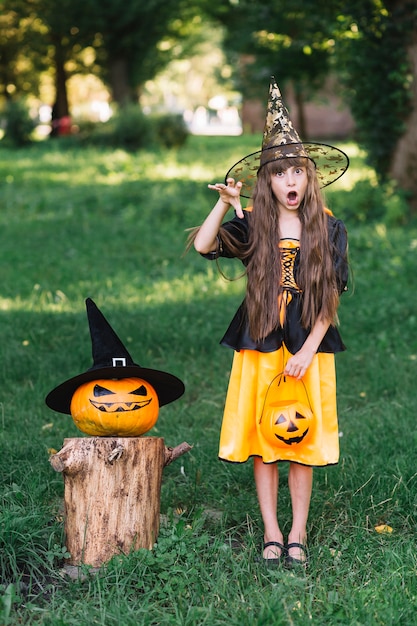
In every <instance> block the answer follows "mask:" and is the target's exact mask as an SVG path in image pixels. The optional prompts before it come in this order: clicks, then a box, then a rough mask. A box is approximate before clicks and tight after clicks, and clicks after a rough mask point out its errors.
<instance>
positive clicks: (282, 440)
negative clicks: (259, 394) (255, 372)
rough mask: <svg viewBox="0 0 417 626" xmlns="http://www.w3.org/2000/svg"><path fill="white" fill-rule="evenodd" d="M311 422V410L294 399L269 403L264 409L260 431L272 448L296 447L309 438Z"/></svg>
mask: <svg viewBox="0 0 417 626" xmlns="http://www.w3.org/2000/svg"><path fill="white" fill-rule="evenodd" d="M313 420H314V418H313V413H312V411H311V409H310V408H309V407H307V406H306V405H305V404H302V403H301V402H297V400H296V399H294V400H292V401H288V400H285V401H283V402H271V403H269V404H267V406H266V407H265V411H264V415H263V417H262V422H261V431H262V434H263V435H264V437H265V439H267V440H268V441H269V443H270V444H271V445H273V446H274V447H275V446H278V447H280V446H281V447H284V448H285V446H291V445H295V446H296V445H297V444H302V443H303V442H304V441H306V440H307V439H308V438H309V436H310V434H311V428H312V426H313V423H314V421H313Z"/></svg>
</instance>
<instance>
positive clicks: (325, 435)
mask: <svg viewBox="0 0 417 626" xmlns="http://www.w3.org/2000/svg"><path fill="white" fill-rule="evenodd" d="M290 356H291V354H290V353H289V352H288V350H287V349H286V348H285V346H283V347H282V348H280V349H279V350H277V351H275V352H266V353H265V352H257V351H256V350H241V351H240V352H235V354H234V357H233V365H232V371H231V374H230V381H229V387H228V391H227V397H226V404H225V409H224V415H223V423H222V429H221V434H220V449H219V457H220V458H221V459H223V460H225V461H233V462H236V463H242V462H245V461H247V460H248V458H249V457H251V456H259V457H261V458H262V460H263V461H264V463H273V462H275V461H294V462H296V463H301V464H303V465H314V466H319V465H330V464H334V463H337V462H338V460H339V433H338V424H337V406H336V372H335V362H334V354H328V353H318V354H316V355H315V356H314V358H313V361H312V363H311V365H310V367H309V368H308V370H307V372H306V374H305V376H304V378H303V383H304V388H305V391H306V393H307V397H308V404H309V407H310V408H311V412H312V414H313V417H312V420H311V423H310V428H309V429H308V435H307V436H305V437H304V436H303V434H302V432H303V431H302V430H300V433H301V436H300V437H298V438H297V437H292V438H291V440H289V441H290V442H287V441H282V440H281V441H279V440H277V444H276V445H275V444H274V441H273V440H272V441H271V437H270V436H269V437H266V436H265V427H262V419H263V416H264V412H265V404H266V403H265V400H266V396H267V392H268V389H269V388H270V386H271V383H272V381H274V380H276V377H277V374H280V373H281V372H282V371H283V370H284V366H285V363H286V362H287V360H288V359H289V357H290ZM287 378H288V377H287ZM278 389H279V388H278ZM278 393H279V392H278ZM267 402H268V398H267ZM275 404H276V405H277V404H279V402H278V403H275ZM278 413H279V412H278ZM277 415H278V414H277ZM281 417H282V416H281ZM282 421H284V420H283V419H282ZM277 423H278V418H277ZM292 430H293V431H294V434H296V433H295V431H296V426H294V424H293V426H292ZM272 439H274V438H273V437H272ZM280 439H281V438H280ZM297 439H299V441H298V440H297Z"/></svg>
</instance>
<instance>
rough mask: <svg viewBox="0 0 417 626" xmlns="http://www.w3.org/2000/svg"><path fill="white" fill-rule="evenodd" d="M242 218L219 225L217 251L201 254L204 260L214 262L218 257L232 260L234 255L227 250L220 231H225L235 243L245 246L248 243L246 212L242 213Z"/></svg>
mask: <svg viewBox="0 0 417 626" xmlns="http://www.w3.org/2000/svg"><path fill="white" fill-rule="evenodd" d="M243 215H244V217H243V218H240V217H237V216H236V215H235V217H234V218H233V219H232V220H230V221H228V222H225V223H224V224H222V225H221V227H220V230H219V233H218V235H217V249H216V250H213V252H208V253H207V254H201V253H200V254H201V256H203V257H204V258H205V259H209V261H214V260H215V259H218V258H219V257H226V258H229V259H231V258H233V257H234V256H235V255H234V253H233V252H232V251H231V250H229V249H228V247H227V245H226V243H225V242H224V240H223V239H222V231H224V230H226V231H227V232H228V233H230V234H231V235H233V237H234V239H236V241H238V242H240V243H242V244H246V243H247V242H248V218H247V211H243Z"/></svg>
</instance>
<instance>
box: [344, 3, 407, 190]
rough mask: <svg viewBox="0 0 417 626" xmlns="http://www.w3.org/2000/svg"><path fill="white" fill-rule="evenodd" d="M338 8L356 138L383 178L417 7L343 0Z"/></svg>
mask: <svg viewBox="0 0 417 626" xmlns="http://www.w3.org/2000/svg"><path fill="white" fill-rule="evenodd" d="M341 9H342V10H343V13H344V14H343V16H342V15H339V18H338V19H339V21H340V23H341V32H342V33H343V35H342V39H341V41H342V42H343V43H342V44H341V48H340V51H339V55H338V59H339V60H340V62H341V63H343V67H344V73H343V77H344V83H345V85H346V86H347V88H348V92H347V95H348V100H349V102H350V105H351V108H352V113H353V116H354V118H355V122H356V125H357V136H358V140H359V142H360V143H361V144H362V145H363V147H364V148H365V150H366V151H367V154H368V158H369V162H370V164H371V166H372V167H374V168H375V170H376V172H377V174H378V176H379V179H380V180H381V181H384V180H386V178H387V175H388V173H389V171H390V165H391V161H392V157H393V154H394V148H395V145H396V143H397V142H398V140H399V138H400V137H401V136H402V135H403V133H404V131H405V129H406V123H405V122H406V119H407V116H408V114H409V113H410V111H411V89H410V86H411V81H412V80H413V77H412V75H411V70H410V64H409V60H408V58H407V54H408V47H409V45H410V43H411V37H412V35H413V33H415V30H416V28H417V8H416V5H415V2H409V1H407V0H405V1H403V2H391V1H390V0H385V1H384V2H379V1H378V2H377V1H376V0H366V1H363V0H358V1H357V2H351V1H350V0H349V2H341ZM414 78H415V77H414Z"/></svg>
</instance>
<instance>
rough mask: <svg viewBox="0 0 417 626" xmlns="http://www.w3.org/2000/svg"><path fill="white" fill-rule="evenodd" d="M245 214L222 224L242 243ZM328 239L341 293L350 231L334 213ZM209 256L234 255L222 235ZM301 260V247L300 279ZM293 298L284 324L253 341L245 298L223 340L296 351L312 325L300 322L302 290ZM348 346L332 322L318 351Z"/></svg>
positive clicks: (237, 346) (249, 346)
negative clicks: (304, 326)
mask: <svg viewBox="0 0 417 626" xmlns="http://www.w3.org/2000/svg"><path fill="white" fill-rule="evenodd" d="M244 216H245V217H244V218H243V219H240V218H238V217H236V216H235V217H234V218H233V219H232V220H230V221H229V222H226V223H225V224H223V225H222V228H225V229H226V230H227V231H229V232H233V235H234V237H236V238H237V239H238V240H239V241H241V242H242V243H246V242H247V241H248V228H249V225H248V219H247V213H246V211H244ZM328 230H329V240H330V242H331V245H332V249H333V250H334V255H333V258H334V267H335V272H336V280H337V285H338V289H339V293H342V292H343V291H345V290H346V285H347V280H348V264H347V232H346V228H345V226H344V224H343V222H342V221H341V220H338V219H336V218H335V217H333V216H332V215H328ZM202 256H204V257H205V258H207V259H209V260H214V259H217V258H218V257H220V256H223V257H228V258H233V256H234V255H233V254H232V253H231V251H230V250H228V249H227V246H226V244H225V242H224V241H222V239H221V236H220V235H219V245H218V249H217V250H216V251H215V252H210V253H208V254H203V255H202ZM299 264H300V250H299V249H298V251H297V254H296V257H295V261H294V278H295V281H296V280H297V272H298V268H299ZM291 295H292V298H291V299H290V302H289V303H288V305H287V308H286V316H285V322H284V326H283V327H281V326H280V325H279V326H277V328H275V330H273V331H272V332H271V333H270V334H269V335H268V336H267V337H266V338H265V339H263V340H262V341H254V340H253V339H252V338H251V336H250V334H249V324H248V319H247V315H246V307H245V301H243V302H242V304H241V305H240V307H239V308H238V310H237V312H236V314H235V316H234V317H233V319H232V321H231V323H230V325H229V327H228V329H227V331H226V333H225V335H224V336H223V338H222V339H221V341H220V343H221V344H222V345H224V346H228V347H229V348H233V350H237V351H240V350H258V351H259V352H273V351H274V350H278V349H279V348H280V347H281V346H282V344H283V343H284V344H285V346H286V347H287V349H288V350H289V351H290V352H291V354H295V353H296V352H297V351H298V350H300V348H301V347H302V345H303V344H304V342H305V340H306V339H307V337H308V335H309V333H310V329H306V328H303V326H302V325H301V321H300V320H301V305H302V292H300V291H297V290H291ZM345 349H346V347H345V346H344V344H343V341H342V338H341V336H340V334H339V331H338V330H337V328H336V327H335V326H330V327H329V329H328V330H327V332H326V334H325V336H324V337H323V340H322V342H321V343H320V346H319V348H318V350H317V352H329V353H335V352H342V351H343V350H345Z"/></svg>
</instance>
